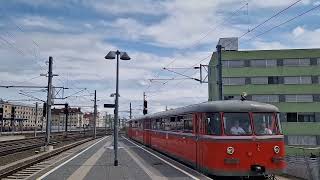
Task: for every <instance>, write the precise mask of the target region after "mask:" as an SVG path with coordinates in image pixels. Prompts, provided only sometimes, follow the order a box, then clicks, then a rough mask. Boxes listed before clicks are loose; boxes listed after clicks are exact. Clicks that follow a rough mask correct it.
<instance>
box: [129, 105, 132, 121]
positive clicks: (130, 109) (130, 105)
mask: <svg viewBox="0 0 320 180" xmlns="http://www.w3.org/2000/svg"><path fill="white" fill-rule="evenodd" d="M129 117H130V119H132V108H131V102H130V116H129Z"/></svg>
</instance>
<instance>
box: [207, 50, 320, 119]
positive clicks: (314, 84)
mask: <svg viewBox="0 0 320 180" xmlns="http://www.w3.org/2000/svg"><path fill="white" fill-rule="evenodd" d="M222 64H223V69H222V77H223V96H224V98H225V99H240V94H241V93H242V92H246V93H247V94H248V100H254V101H260V102H266V103H270V104H274V105H276V106H277V107H279V109H280V111H281V113H280V118H281V120H282V121H287V122H320V49H286V50H253V51H237V50H234V51H224V50H223V51H222ZM216 65H217V60H216V53H213V55H212V58H211V61H210V63H209V68H208V69H209V75H208V84H209V85H208V88H209V101H212V100H217V99H218V87H217V78H216V77H217V69H216Z"/></svg>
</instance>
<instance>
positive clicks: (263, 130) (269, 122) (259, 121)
mask: <svg viewBox="0 0 320 180" xmlns="http://www.w3.org/2000/svg"><path fill="white" fill-rule="evenodd" d="M252 117H253V125H254V133H255V134H256V135H273V134H277V133H278V128H277V127H278V125H277V124H278V121H277V116H276V115H275V113H253V115H252Z"/></svg>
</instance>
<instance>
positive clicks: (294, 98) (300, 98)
mask: <svg viewBox="0 0 320 180" xmlns="http://www.w3.org/2000/svg"><path fill="white" fill-rule="evenodd" d="M285 99H286V102H313V96H312V95H285Z"/></svg>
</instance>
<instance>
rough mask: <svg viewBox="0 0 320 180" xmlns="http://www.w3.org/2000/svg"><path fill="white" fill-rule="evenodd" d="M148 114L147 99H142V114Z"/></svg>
mask: <svg viewBox="0 0 320 180" xmlns="http://www.w3.org/2000/svg"><path fill="white" fill-rule="evenodd" d="M146 114H148V101H147V100H144V101H143V115H146Z"/></svg>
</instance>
